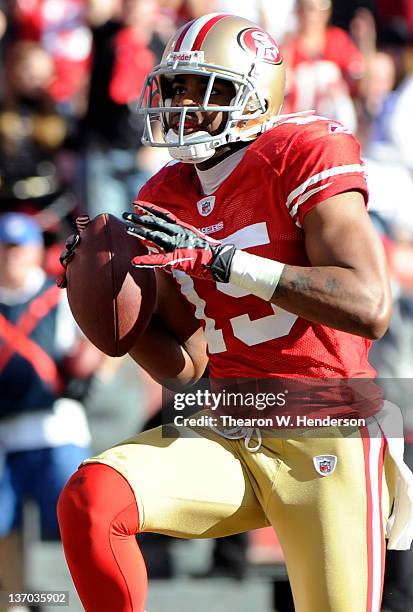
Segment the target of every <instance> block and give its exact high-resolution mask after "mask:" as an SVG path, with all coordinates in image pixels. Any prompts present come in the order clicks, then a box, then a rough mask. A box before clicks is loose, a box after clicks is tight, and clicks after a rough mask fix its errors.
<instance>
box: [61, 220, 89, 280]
mask: <svg viewBox="0 0 413 612" xmlns="http://www.w3.org/2000/svg"><path fill="white" fill-rule="evenodd" d="M88 223H90V217H88V216H87V215H84V216H82V217H77V219H76V227H77V230H78V233H77V234H70V236H68V237H67V238H66V242H65V248H64V250H63V251H62V252H61V253H60V256H59V261H60V263H61V265H62V266H63V268H64V272H63V274H61V275H60V276H58V277H57V279H56V284H57V286H58V287H59V289H65V288H66V287H67V279H66V268H67V265H68V263H69V262H70V261H71V260H72V259H73V256H74V254H75V249H76V247H77V245H78V244H79V242H80V233H81V232H82V231H83V230H84V229H85V227H86V226H87V225H88Z"/></svg>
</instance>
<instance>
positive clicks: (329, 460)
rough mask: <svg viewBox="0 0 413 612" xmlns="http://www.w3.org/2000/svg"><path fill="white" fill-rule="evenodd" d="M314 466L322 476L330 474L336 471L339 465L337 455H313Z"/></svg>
mask: <svg viewBox="0 0 413 612" xmlns="http://www.w3.org/2000/svg"><path fill="white" fill-rule="evenodd" d="M313 462H314V467H315V469H316V472H317V473H318V474H320V476H329V475H330V474H332V473H333V472H334V470H335V469H336V465H337V457H336V456H335V455H317V456H316V457H313Z"/></svg>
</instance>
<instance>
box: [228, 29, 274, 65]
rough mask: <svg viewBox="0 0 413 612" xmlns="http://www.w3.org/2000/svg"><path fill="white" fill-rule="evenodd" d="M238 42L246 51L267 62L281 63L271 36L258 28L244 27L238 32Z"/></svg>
mask: <svg viewBox="0 0 413 612" xmlns="http://www.w3.org/2000/svg"><path fill="white" fill-rule="evenodd" d="M238 43H239V45H240V46H241V47H242V48H243V49H244V51H247V52H248V53H251V54H252V55H254V57H256V58H257V59H259V60H261V61H262V62H267V63H268V64H281V63H282V61H283V60H282V56H281V53H280V50H279V48H278V47H277V44H276V42H275V40H274V39H273V37H272V36H270V35H269V34H268V33H267V32H264V30H261V29H260V28H246V29H245V30H242V32H240V33H239V34H238Z"/></svg>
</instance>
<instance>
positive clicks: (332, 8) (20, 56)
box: [0, 0, 413, 610]
mask: <svg viewBox="0 0 413 612" xmlns="http://www.w3.org/2000/svg"><path fill="white" fill-rule="evenodd" d="M234 5H235V6H234ZM216 11H229V12H237V13H238V14H240V15H242V16H245V17H247V18H249V19H251V20H253V21H255V22H256V23H259V24H260V25H262V27H264V28H265V29H266V30H268V31H269V32H270V33H271V34H272V35H273V36H274V38H275V39H276V40H277V41H278V43H279V45H280V48H281V50H282V53H283V56H284V59H285V62H286V65H287V68H288V81H287V96H286V100H285V104H284V107H283V111H282V112H283V113H291V112H296V111H302V110H308V109H314V110H315V111H316V112H317V113H318V114H320V115H322V116H328V117H331V118H333V119H336V120H337V121H338V122H340V124H339V123H338V124H337V129H348V130H350V131H351V132H353V133H355V134H356V135H357V136H358V138H359V140H360V142H361V145H362V153H363V158H364V160H365V162H366V166H367V171H368V181H369V188H370V193H371V197H370V212H371V216H372V219H373V221H374V223H375V224H376V227H377V229H378V231H379V232H380V234H381V236H382V239H383V243H384V245H385V248H386V252H387V254H388V261H389V267H390V271H391V275H392V280H393V293H394V299H395V307H394V315H393V320H392V323H391V326H390V330H389V332H388V333H387V334H386V336H385V337H384V339H383V340H382V341H380V342H378V343H376V345H375V347H374V349H373V351H372V360H373V363H374V365H375V366H376V368H377V370H378V373H379V375H380V376H382V377H386V378H389V379H391V378H397V379H399V382H398V383H397V385H391V384H390V383H389V389H388V392H389V394H390V395H391V397H392V398H393V399H395V400H396V401H398V402H399V403H400V404H401V405H402V408H403V407H404V406H405V405H407V402H406V397H407V398H409V397H411V393H410V391H411V389H410V385H409V380H408V379H409V378H413V376H412V374H413V215H412V214H411V209H410V207H411V206H412V207H413V120H412V113H413V2H412V0H282V1H281V0H278V1H276V0H238V1H237V2H236V3H234V2H231V1H230V0H0V218H1V216H2V215H3V214H4V213H23V214H25V215H26V214H27V215H29V216H30V218H31V219H33V220H34V222H35V223H36V224H37V226H38V227H39V228H40V230H41V234H42V265H41V267H42V269H43V270H44V271H45V273H46V274H47V275H48V277H47V278H52V277H53V276H55V275H56V274H58V273H59V264H58V253H59V252H60V250H61V248H62V244H63V242H64V239H65V237H66V236H67V235H68V234H69V233H71V231H73V229H74V227H75V224H74V220H75V218H76V217H77V216H78V215H80V214H85V213H87V214H89V215H90V216H92V217H93V216H95V215H96V214H98V213H100V212H103V211H105V212H110V213H113V214H115V215H120V214H121V213H122V211H124V210H126V209H127V208H128V206H129V204H130V202H131V201H132V200H133V199H134V197H135V196H136V194H137V192H138V190H139V188H140V186H141V185H142V184H143V183H144V182H145V181H146V180H147V178H148V177H149V176H151V175H152V174H153V173H154V172H155V171H156V170H158V169H159V168H160V167H161V166H162V165H164V163H165V162H166V161H168V159H169V158H168V156H167V154H165V150H164V149H156V148H142V147H141V145H140V133H141V130H142V123H141V119H140V117H139V116H138V115H137V113H136V110H135V109H136V102H137V98H138V95H139V92H140V88H141V86H142V85H143V81H144V77H145V75H146V74H147V72H148V71H150V69H151V67H152V66H154V65H155V64H157V63H158V62H159V60H160V57H161V55H162V51H163V48H164V45H165V43H166V41H167V40H168V38H169V37H170V35H171V34H172V33H173V32H174V31H175V30H176V28H177V27H178V26H179V25H180V24H183V23H185V22H186V21H188V20H190V19H192V18H194V17H198V16H201V15H204V14H206V13H210V12H216ZM4 227H6V225H4ZM0 229H1V228H0ZM7 231H9V230H7ZM4 232H6V230H4ZM5 235H6V234H5ZM0 238H1V236H0ZM0 242H1V240H0ZM23 242H24V240H23ZM17 244H18V243H17ZM39 244H40V242H39ZM0 246H1V245H0ZM21 246H24V244H23V245H21ZM0 264H1V262H0ZM3 264H4V266H5V265H6V264H5V259H4V262H3ZM4 278H5V272H4V271H3V276H2V275H1V274H0V290H2V287H1V284H2V283H1V280H2V279H3V280H4ZM13 282H14V281H13ZM8 289H10V287H8ZM2 295H6V298H7V299H6V298H5V299H6V302H7V300H8V299H9V298H10V293H7V291H6V293H4V292H3V293H0V296H2ZM33 295H34V294H33ZM0 301H2V300H0ZM8 304H9V302H8ZM3 341H4V338H3ZM1 343H2V338H0V346H1ZM0 357H1V355H0ZM93 363H94V364H95V365H94V368H99V367H102V366H101V360H99V359H98V358H96V359H95V361H94V362H93ZM104 367H106V368H107V367H108V366H107V363H106V365H105V366H104ZM109 369H110V367H109ZM92 370H93V368H91V367H88V368H87V371H88V376H89V375H90V374H91V373H92ZM1 374H2V371H1V362H0V377H1ZM403 381H404V382H403ZM142 384H143V383H142ZM1 401H2V400H1V399H0V402H1ZM149 404H150V401H149V400H148V405H149ZM136 409H137V410H138V408H136ZM2 412H4V406H3V407H2V409H0V434H1V427H2V423H3V417H4V416H6V418H8V416H9V415H7V414H6V413H5V412H4V414H2ZM146 416H147V417H148V416H150V415H148V414H147V415H146ZM405 420H406V432H407V436H408V440H409V439H410V438H409V436H410V431H412V432H413V409H411V410H409V409H406V410H405ZM71 442H72V441H71ZM88 444H89V439H88V437H87V435H86V434H85V440H84V447H85V448H86V447H87V445H88ZM14 450H15V449H14ZM19 450H21V449H19ZM0 455H1V435H0ZM75 467H76V465H75V466H74V468H75ZM1 535H2V534H0V537H1ZM0 548H1V547H0ZM0 552H1V551H0ZM240 554H242V553H239V552H237V553H236V555H237V557H238V556H239V555H240ZM411 565H412V566H413V563H411ZM409 580H410V578H409ZM410 582H411V583H412V581H411V580H410ZM403 601H404V603H403V604H402V605H404V606H405V605H406V604H405V600H403ZM393 602H394V600H393ZM412 602H413V595H412V599H410V604H411V606H413V603H412ZM389 609H392V610H393V609H394V610H396V607H394V608H389ZM397 609H398V608H397ZM400 609H401V608H400ZM404 609H407V608H406V607H405V608H404ZM409 609H410V608H409Z"/></svg>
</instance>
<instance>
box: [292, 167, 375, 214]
mask: <svg viewBox="0 0 413 612" xmlns="http://www.w3.org/2000/svg"><path fill="white" fill-rule="evenodd" d="M353 172H365V166H364V165H363V164H349V165H346V166H335V167H334V168H328V169H327V170H323V171H322V172H318V173H317V174H313V176H310V178H308V179H307V180H305V181H304V183H301V185H299V186H298V187H296V189H294V190H293V191H291V193H290V194H289V195H288V197H287V201H286V206H287V208H288V209H289V208H290V206H291V204H292V203H293V202H294V200H295V199H296V198H298V197H299V196H301V195H303V194H304V193H305V191H306V190H307V189H308V187H311V185H314V184H315V183H319V182H320V181H323V180H325V179H328V178H330V177H331V176H338V175H340V174H351V173H353Z"/></svg>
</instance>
